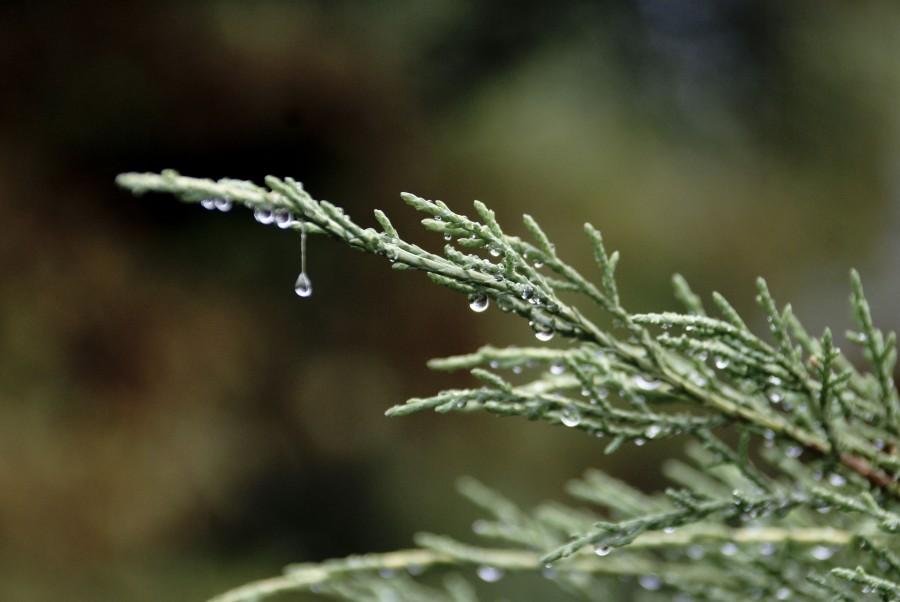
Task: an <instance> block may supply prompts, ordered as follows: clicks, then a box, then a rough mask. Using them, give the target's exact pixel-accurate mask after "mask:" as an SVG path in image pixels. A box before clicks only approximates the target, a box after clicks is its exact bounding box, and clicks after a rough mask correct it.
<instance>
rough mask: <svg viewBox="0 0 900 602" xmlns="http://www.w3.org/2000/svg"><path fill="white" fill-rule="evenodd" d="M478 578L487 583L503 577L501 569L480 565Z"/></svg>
mask: <svg viewBox="0 0 900 602" xmlns="http://www.w3.org/2000/svg"><path fill="white" fill-rule="evenodd" d="M478 578H479V579H481V580H482V581H486V582H488V583H495V582H497V581H500V580H501V579H503V569H498V568H497V567H493V566H487V565H482V566H480V567H478Z"/></svg>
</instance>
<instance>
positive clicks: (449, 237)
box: [444, 234, 453, 241]
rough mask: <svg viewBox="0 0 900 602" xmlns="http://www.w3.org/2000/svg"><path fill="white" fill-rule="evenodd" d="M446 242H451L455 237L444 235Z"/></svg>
mask: <svg viewBox="0 0 900 602" xmlns="http://www.w3.org/2000/svg"><path fill="white" fill-rule="evenodd" d="M444 240H446V241H450V240H453V237H452V236H450V235H449V234H444Z"/></svg>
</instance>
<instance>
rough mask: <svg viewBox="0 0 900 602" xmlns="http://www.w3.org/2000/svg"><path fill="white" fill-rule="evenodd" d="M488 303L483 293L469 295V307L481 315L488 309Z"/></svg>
mask: <svg viewBox="0 0 900 602" xmlns="http://www.w3.org/2000/svg"><path fill="white" fill-rule="evenodd" d="M489 304H490V301H489V300H488V296H487V295H485V294H484V293H473V294H471V295H469V307H470V308H471V309H472V311H474V312H478V313H481V312H483V311H484V310H486V309H487V308H488V305H489Z"/></svg>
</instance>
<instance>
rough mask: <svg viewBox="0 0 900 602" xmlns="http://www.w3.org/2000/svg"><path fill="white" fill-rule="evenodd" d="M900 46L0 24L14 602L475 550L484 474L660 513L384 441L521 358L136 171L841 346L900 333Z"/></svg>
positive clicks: (504, 426) (526, 427)
mask: <svg viewBox="0 0 900 602" xmlns="http://www.w3.org/2000/svg"><path fill="white" fill-rule="evenodd" d="M898 31H900V9H898V8H897V6H896V4H894V3H892V2H871V3H862V4H854V5H848V4H845V3H835V2H795V3H781V2H763V3H757V2H749V1H742V0H731V1H729V2H712V1H711V0H692V1H686V0H685V1H679V2H665V1H662V0H642V1H637V2H627V3H612V2H586V1H576V0H566V1H559V2H553V3H550V2H532V1H522V0H518V1H515V2H512V1H497V2H484V3H480V2H471V1H458V0H452V1H451V0H442V1H437V2H413V1H410V0H395V1H391V2H349V1H341V2H321V1H317V2H313V1H305V2H275V1H272V2H259V3H239V2H226V1H210V2H205V3H167V2H139V1H131V2H121V3H101V2H80V3H72V4H70V5H63V4H61V3H25V2H13V3H6V4H4V7H3V8H0V208H2V218H0V220H2V222H0V223H2V228H0V598H2V599H4V600H22V601H44V600H59V599H71V600H99V601H103V600H137V601H142V600H148V601H149V600H159V599H165V600H186V601H187V600H200V599H204V598H205V597H207V596H209V595H212V594H214V593H218V592H220V591H223V590H225V589H227V588H229V587H232V586H234V585H237V584H240V583H242V582H243V581H246V580H249V579H253V578H260V577H265V576H269V575H273V574H275V573H277V572H278V570H279V569H280V567H281V566H282V565H284V564H287V563H289V562H294V561H312V560H319V559H323V558H326V557H331V556H340V555H346V554H349V553H354V552H363V551H377V550H387V549H391V548H397V547H404V546H407V545H409V543H410V541H411V536H412V534H413V533H414V532H415V531H416V530H419V529H427V530H431V531H437V532H449V533H451V534H454V535H457V536H459V537H464V538H465V537H467V535H466V531H467V529H468V525H469V523H470V522H471V520H472V519H473V517H475V516H476V514H475V513H474V511H473V510H472V509H470V508H469V507H468V506H467V505H466V503H465V502H464V501H463V500H461V499H460V498H458V497H457V496H456V495H455V493H454V490H453V480H454V478H455V477H456V476H457V475H461V474H471V475H474V476H476V477H479V478H481V479H483V480H485V481H486V482H488V483H491V484H493V485H496V486H497V487H498V488H500V489H501V490H503V491H504V492H506V493H508V494H509V495H510V496H511V497H513V498H514V499H517V500H519V501H521V502H522V503H523V504H524V505H526V506H527V505H530V504H533V503H536V502H538V501H539V500H542V499H546V498H556V499H564V497H563V495H562V494H561V493H560V491H561V488H562V485H563V483H564V482H565V481H566V480H567V479H569V478H571V477H574V476H577V475H578V474H580V472H581V471H582V470H583V469H584V468H585V467H588V466H599V467H605V468H607V469H608V470H610V471H611V472H613V473H614V474H617V475H620V476H623V477H626V478H629V479H631V480H632V481H634V482H635V483H637V484H639V485H640V486H642V487H645V488H648V489H652V488H656V487H659V486H660V484H659V482H658V471H657V470H656V469H655V468H652V467H653V466H655V463H656V461H657V459H658V458H659V457H660V456H661V455H663V454H668V453H671V450H668V449H666V448H665V447H663V446H652V445H651V446H645V447H644V448H640V449H637V448H635V449H627V450H623V451H622V452H620V453H619V454H618V455H616V456H614V457H612V458H606V457H604V456H602V454H601V449H602V445H603V444H602V443H600V444H598V442H597V441H596V440H592V439H590V438H588V437H586V436H583V435H578V434H575V433H572V432H569V431H566V430H565V429H554V428H551V427H548V426H543V425H535V424H531V423H525V422H522V421H518V420H499V419H495V418H492V417H490V416H468V417H458V416H456V417H454V416H449V417H435V416H430V415H421V416H414V417H410V418H406V419H402V420H388V419H386V418H384V416H383V411H384V410H385V409H386V408H387V407H389V406H391V405H392V404H394V403H398V402H401V401H403V400H405V399H406V398H408V397H410V396H414V395H425V394H429V393H431V392H434V391H437V390H438V389H440V388H444V387H449V386H453V385H459V384H465V383H468V382H469V381H468V379H467V377H466V376H465V375H445V374H434V373H431V372H429V371H428V370H427V369H426V368H425V366H424V363H425V361H426V360H427V359H428V358H430V357H435V356H440V355H446V354H452V353H462V352H466V351H469V350H472V349H474V348H476V347H477V346H478V345H480V344H482V343H485V342H488V341H490V342H493V343H495V344H511V343H516V344H526V343H531V342H533V339H532V338H531V337H530V335H529V332H528V329H527V327H526V325H524V324H522V323H520V321H517V320H514V319H511V318H509V317H507V316H501V315H498V312H496V311H495V310H492V311H488V312H486V313H485V314H477V315H476V314H473V313H472V312H470V311H469V310H468V309H467V307H466V303H465V300H464V299H461V298H459V295H456V294H453V293H451V292H449V291H445V290H439V289H437V288H436V287H434V286H432V285H430V283H429V282H428V281H427V279H425V278H424V277H422V276H421V275H419V274H409V273H402V274H401V273H395V272H393V271H392V270H390V269H389V267H388V266H387V265H386V264H385V263H384V262H383V261H379V260H378V259H377V258H372V257H368V256H364V255H361V254H358V253H355V252H353V251H352V250H350V249H347V248H345V247H343V246H341V245H339V244H337V243H335V242H332V241H329V240H322V239H312V240H310V244H309V272H310V276H311V278H312V280H313V284H314V288H315V292H314V294H313V296H312V297H311V298H310V299H308V300H301V299H298V298H297V297H296V296H295V295H294V294H293V292H292V286H293V281H294V278H295V277H296V274H297V272H298V270H299V241H298V240H297V237H296V236H295V235H292V234H288V233H285V232H282V231H279V230H275V229H272V228H263V227H261V226H259V225H258V224H256V223H255V222H254V221H253V220H252V219H251V218H250V217H249V216H248V215H247V214H246V213H241V212H238V211H235V212H233V213H231V214H227V215H221V214H215V215H212V214H211V213H208V212H204V211H202V210H201V209H199V208H197V207H186V206H183V205H180V204H178V203H176V202H175V201H173V200H172V199H170V198H165V197H152V196H151V197H145V198H141V199H134V198H132V197H130V196H129V195H127V194H125V193H123V192H122V191H120V190H117V189H116V188H115V187H114V184H113V178H114V176H115V175H116V173H118V172H120V171H133V170H134V171H144V170H160V169H163V168H175V169H178V170H180V171H181V172H182V173H185V174H189V175H198V176H208V177H222V176H230V177H240V178H251V179H254V180H257V181H259V180H261V178H262V177H263V176H264V175H266V174H269V173H272V174H276V175H281V176H286V175H290V176H294V177H296V178H298V179H300V180H302V181H303V182H304V183H305V184H306V187H307V189H308V190H309V191H311V193H312V194H313V195H314V196H316V197H318V198H325V199H328V200H331V201H333V202H335V203H337V204H339V205H341V206H343V207H345V208H346V209H347V210H348V211H349V213H350V214H351V215H353V216H355V217H357V218H358V219H359V220H361V221H363V222H366V223H372V222H373V220H372V219H371V217H370V216H371V210H372V209H374V208H376V207H379V208H383V209H385V210H386V211H387V212H388V213H389V214H390V215H391V216H392V218H393V220H394V223H395V225H397V226H398V228H400V230H401V232H402V233H404V234H405V235H407V236H409V237H410V238H413V239H415V240H420V241H421V240H426V241H427V240H428V239H427V238H426V237H425V236H424V235H423V234H421V233H420V232H419V230H418V228H417V225H416V221H417V219H418V217H417V216H416V215H414V214H413V212H412V211H411V210H408V209H407V208H406V207H405V206H403V205H402V203H400V202H399V200H398V193H399V192H400V191H402V190H409V191H411V192H415V193H417V194H420V195H422V196H426V197H429V198H441V199H443V200H445V201H446V202H448V203H449V204H451V206H453V207H455V208H458V209H459V210H461V211H470V207H471V206H470V202H471V200H472V199H473V198H480V199H482V200H484V201H486V202H487V203H488V204H489V205H490V206H491V207H493V208H494V209H495V210H496V211H497V212H498V215H499V217H500V219H501V220H502V221H503V222H504V223H505V224H507V226H508V229H509V231H511V232H513V233H516V232H520V231H521V228H520V227H519V225H518V224H519V221H518V216H519V215H520V214H522V213H524V212H528V213H531V214H532V215H534V216H535V217H536V218H537V219H538V220H539V221H540V222H541V223H542V224H543V225H544V226H545V228H546V230H547V231H548V232H549V233H550V235H551V237H552V238H554V239H555V240H556V241H557V243H558V248H559V250H560V252H561V253H562V254H564V255H565V256H567V257H569V258H571V260H572V262H573V263H574V264H575V265H576V266H578V267H579V268H580V269H583V270H584V271H586V272H589V271H590V270H592V269H593V268H592V266H591V259H590V253H589V249H588V248H587V244H586V243H585V241H584V240H583V239H582V236H581V234H580V233H581V224H582V223H583V222H584V221H588V220H590V221H591V222H593V223H594V224H596V225H597V226H598V227H600V228H601V229H602V230H603V231H604V233H605V235H606V238H607V240H608V243H609V245H610V247H612V248H618V249H620V250H621V251H622V253H623V257H624V259H623V261H622V263H621V267H620V272H621V278H622V283H621V286H622V290H623V295H624V298H625V300H626V302H627V304H628V305H629V306H630V307H631V308H633V309H635V310H648V309H663V308H671V307H673V304H672V302H671V300H670V295H669V276H670V274H671V273H672V272H674V271H680V272H682V273H683V274H685V276H687V278H688V279H689V281H690V282H692V284H693V285H694V287H695V289H696V290H697V291H698V292H701V293H702V294H704V295H705V296H706V295H708V293H709V292H710V291H711V290H713V289H715V290H719V291H721V292H723V293H724V294H725V295H726V296H727V297H729V298H730V299H731V300H732V301H733V303H734V304H735V305H736V306H737V307H738V308H739V309H741V310H743V311H747V312H752V311H753V309H752V303H751V302H752V297H753V293H754V288H753V278H754V277H755V276H756V275H758V274H762V275H764V276H766V277H767V278H768V279H769V283H770V286H771V288H772V290H773V292H774V294H775V295H776V297H777V298H780V299H782V300H787V299H790V300H792V301H794V306H795V309H797V311H798V313H800V315H801V316H802V317H804V318H806V321H807V323H808V324H809V325H810V326H811V328H812V329H813V330H814V331H818V330H820V329H821V328H822V327H823V326H824V325H825V324H832V325H834V326H836V327H837V330H838V331H842V330H843V326H845V325H846V324H847V319H846V317H845V316H846V313H847V311H846V295H847V292H846V291H847V286H846V281H847V278H846V274H847V270H848V268H849V267H850V266H856V267H857V268H859V269H860V270H861V272H862V274H863V278H864V282H866V283H867V285H868V287H867V288H868V290H869V292H870V293H871V301H872V303H873V306H874V309H875V312H876V317H877V319H878V321H879V322H880V324H882V325H883V326H885V327H893V328H896V327H897V326H898V322H900V315H898V313H897V312H896V311H895V309H894V303H893V300H894V299H896V294H895V293H896V291H897V289H898V286H900V279H898V274H900V272H898V269H897V268H898V262H897V259H896V257H897V252H898V243H897V242H896V241H897V238H896V234H897V233H898V231H900V169H898V159H900V102H898V99H900V94H898V93H900V35H898V34H897V32H898ZM439 242H441V241H430V242H429V244H434V245H437V243H439ZM504 587H505V588H507V589H506V590H503V588H504ZM516 587H517V585H516V583H515V582H514V580H513V582H512V583H510V580H505V583H504V584H502V585H500V586H497V587H496V588H495V589H493V590H491V591H496V592H500V591H505V592H506V595H509V596H512V597H513V598H514V599H523V598H527V597H528V596H527V595H524V594H522V593H521V592H519V593H516ZM528 591H529V593H530V596H531V597H532V599H534V596H537V595H538V594H537V593H536V592H537V591H538V590H534V589H532V590H528ZM498 595H499V594H498ZM547 599H552V598H547Z"/></svg>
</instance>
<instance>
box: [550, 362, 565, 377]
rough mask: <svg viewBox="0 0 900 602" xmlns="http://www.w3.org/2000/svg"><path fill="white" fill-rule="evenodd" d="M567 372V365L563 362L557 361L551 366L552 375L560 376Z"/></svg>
mask: <svg viewBox="0 0 900 602" xmlns="http://www.w3.org/2000/svg"><path fill="white" fill-rule="evenodd" d="M565 371H566V363H565V362H564V361H562V360H556V361H555V362H553V363H552V364H550V374H555V375H560V374H562V373H563V372H565Z"/></svg>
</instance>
